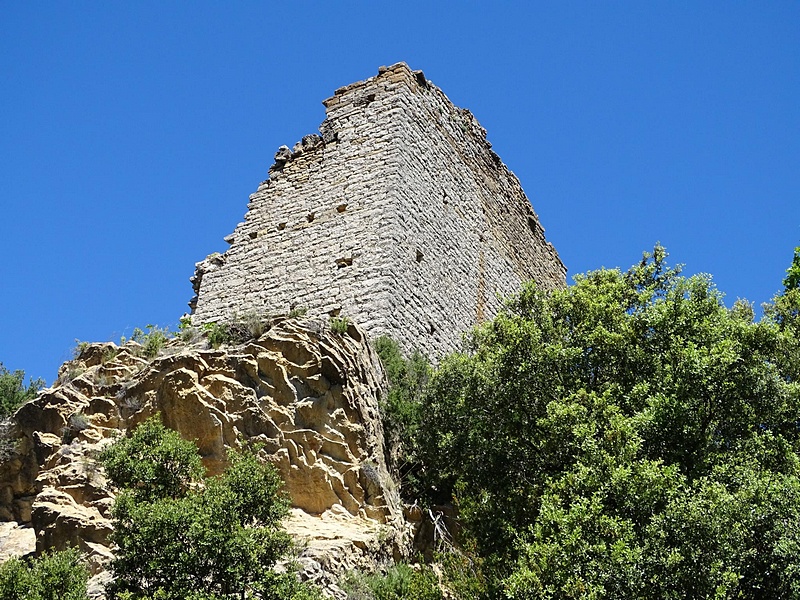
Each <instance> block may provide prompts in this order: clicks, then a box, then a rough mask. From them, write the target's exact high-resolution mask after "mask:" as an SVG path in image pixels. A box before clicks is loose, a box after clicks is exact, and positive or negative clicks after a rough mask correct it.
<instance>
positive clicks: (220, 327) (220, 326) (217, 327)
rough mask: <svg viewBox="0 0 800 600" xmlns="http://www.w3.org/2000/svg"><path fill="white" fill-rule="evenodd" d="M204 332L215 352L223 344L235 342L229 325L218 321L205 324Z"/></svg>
mask: <svg viewBox="0 0 800 600" xmlns="http://www.w3.org/2000/svg"><path fill="white" fill-rule="evenodd" d="M203 330H204V331H205V332H206V336H207V337H208V343H209V345H210V346H211V347H212V348H214V349H215V350H216V349H217V348H219V347H220V346H222V345H223V344H228V343H230V342H232V341H233V334H232V333H231V328H230V327H229V326H228V324H227V323H219V322H216V321H215V322H214V323H205V324H203Z"/></svg>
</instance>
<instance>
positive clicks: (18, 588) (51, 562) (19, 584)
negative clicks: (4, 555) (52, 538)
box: [0, 549, 88, 600]
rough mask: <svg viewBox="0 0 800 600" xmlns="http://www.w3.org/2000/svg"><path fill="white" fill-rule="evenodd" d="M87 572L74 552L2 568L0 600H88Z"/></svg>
mask: <svg viewBox="0 0 800 600" xmlns="http://www.w3.org/2000/svg"><path fill="white" fill-rule="evenodd" d="M87 579H88V571H87V570H86V565H85V564H84V563H83V560H82V559H81V555H80V553H79V552H78V551H77V550H75V549H69V550H64V551H62V552H53V553H51V554H44V555H42V556H40V557H39V558H36V559H33V560H32V561H31V562H30V563H26V562H24V561H22V560H20V559H18V558H12V559H10V560H8V561H6V562H4V563H3V564H2V565H0V600H87V599H88V596H87V594H86V582H87Z"/></svg>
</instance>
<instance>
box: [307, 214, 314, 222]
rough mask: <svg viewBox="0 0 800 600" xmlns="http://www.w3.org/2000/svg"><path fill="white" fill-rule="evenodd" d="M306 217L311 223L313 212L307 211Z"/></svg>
mask: <svg viewBox="0 0 800 600" xmlns="http://www.w3.org/2000/svg"><path fill="white" fill-rule="evenodd" d="M306 219H308V222H309V223H311V221H313V220H314V213H312V212H310V213H308V215H307V216H306Z"/></svg>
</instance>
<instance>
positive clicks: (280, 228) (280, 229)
mask: <svg viewBox="0 0 800 600" xmlns="http://www.w3.org/2000/svg"><path fill="white" fill-rule="evenodd" d="M284 229H286V223H278V231H283V230H284Z"/></svg>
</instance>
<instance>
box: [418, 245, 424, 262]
mask: <svg viewBox="0 0 800 600" xmlns="http://www.w3.org/2000/svg"><path fill="white" fill-rule="evenodd" d="M423 256H424V255H423V254H422V250H420V249H419V248H417V262H422V258H423Z"/></svg>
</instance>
